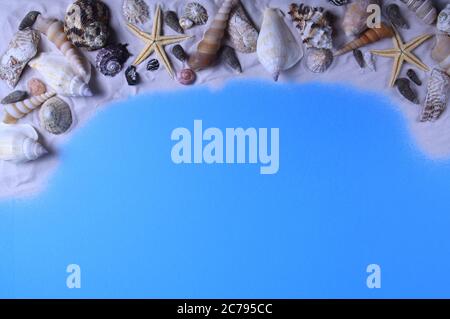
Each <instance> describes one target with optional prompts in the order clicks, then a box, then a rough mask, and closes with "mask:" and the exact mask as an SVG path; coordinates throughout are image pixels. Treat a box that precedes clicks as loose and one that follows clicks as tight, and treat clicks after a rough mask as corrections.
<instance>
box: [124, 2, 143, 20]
mask: <svg viewBox="0 0 450 319" xmlns="http://www.w3.org/2000/svg"><path fill="white" fill-rule="evenodd" d="M122 13H123V16H124V17H125V20H127V22H128V23H131V24H144V23H146V22H147V21H149V20H150V13H149V9H148V5H147V4H146V3H145V1H143V0H124V1H123V5H122Z"/></svg>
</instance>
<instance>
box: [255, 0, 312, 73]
mask: <svg viewBox="0 0 450 319" xmlns="http://www.w3.org/2000/svg"><path fill="white" fill-rule="evenodd" d="M256 52H257V54H258V59H259V62H260V63H261V64H262V65H263V66H264V68H265V69H266V70H267V71H269V72H270V73H271V74H272V76H273V78H274V80H275V81H277V80H278V77H279V75H280V73H281V72H282V71H286V70H288V69H290V68H292V67H293V66H294V65H296V64H297V63H298V62H299V61H300V60H301V58H302V57H303V50H302V48H301V47H300V45H299V44H298V43H297V41H296V40H295V38H294V35H293V34H292V32H291V30H289V28H288V26H287V25H286V23H285V22H284V20H283V19H282V17H281V16H280V14H279V13H278V11H277V10H276V9H270V8H269V9H266V10H265V12H264V19H263V24H262V27H261V31H260V33H259V37H258V42H257V48H256Z"/></svg>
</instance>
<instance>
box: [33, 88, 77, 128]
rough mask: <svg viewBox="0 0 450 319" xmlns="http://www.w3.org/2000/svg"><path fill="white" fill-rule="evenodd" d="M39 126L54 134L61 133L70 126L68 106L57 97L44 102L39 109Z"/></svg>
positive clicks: (70, 117)
mask: <svg viewBox="0 0 450 319" xmlns="http://www.w3.org/2000/svg"><path fill="white" fill-rule="evenodd" d="M39 120H40V123H41V127H42V128H43V129H45V130H46V131H47V132H49V133H51V134H55V135H59V134H63V133H65V132H67V130H68V129H69V128H70V127H71V126H72V112H71V110H70V106H69V105H68V104H67V103H66V102H65V101H63V100H61V99H60V98H58V97H53V98H51V99H49V100H48V101H47V102H45V103H44V104H43V105H42V107H41V109H40V110H39Z"/></svg>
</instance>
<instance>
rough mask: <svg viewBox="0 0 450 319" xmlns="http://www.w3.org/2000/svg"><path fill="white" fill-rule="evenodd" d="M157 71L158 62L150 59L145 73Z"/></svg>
mask: <svg viewBox="0 0 450 319" xmlns="http://www.w3.org/2000/svg"><path fill="white" fill-rule="evenodd" d="M158 69H159V61H158V60H156V59H151V60H150V61H148V63H147V71H157V70H158Z"/></svg>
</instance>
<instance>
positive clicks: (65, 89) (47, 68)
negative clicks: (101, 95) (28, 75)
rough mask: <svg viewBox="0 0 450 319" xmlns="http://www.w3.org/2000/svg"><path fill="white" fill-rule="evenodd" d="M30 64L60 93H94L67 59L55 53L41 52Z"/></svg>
mask: <svg viewBox="0 0 450 319" xmlns="http://www.w3.org/2000/svg"><path fill="white" fill-rule="evenodd" d="M30 66H31V67H32V68H33V69H36V70H37V71H38V72H39V73H40V74H41V75H42V77H43V78H44V80H45V82H46V83H47V84H48V85H49V86H51V87H52V88H53V89H54V90H55V91H56V92H57V93H58V94H61V95H65V96H92V95H93V93H92V91H91V90H90V88H89V86H88V85H87V84H86V83H85V82H84V81H83V79H82V78H81V77H80V76H79V75H77V74H76V73H75V71H74V70H73V69H72V66H71V65H70V64H69V63H68V62H67V61H66V59H65V58H64V57H63V56H61V55H59V54H54V53H41V54H40V55H39V56H38V57H37V58H35V59H33V60H31V61H30Z"/></svg>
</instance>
